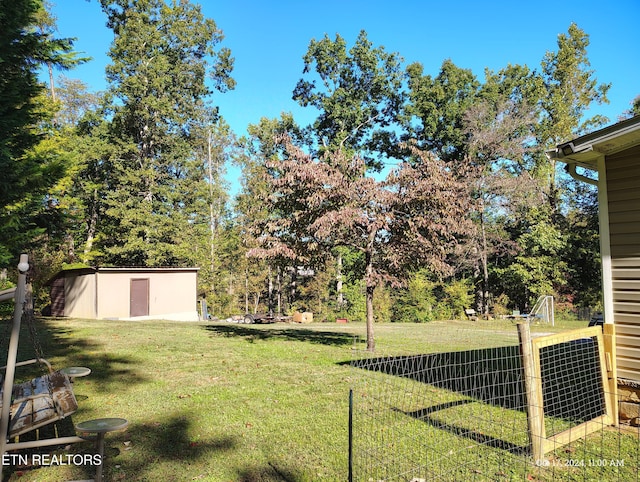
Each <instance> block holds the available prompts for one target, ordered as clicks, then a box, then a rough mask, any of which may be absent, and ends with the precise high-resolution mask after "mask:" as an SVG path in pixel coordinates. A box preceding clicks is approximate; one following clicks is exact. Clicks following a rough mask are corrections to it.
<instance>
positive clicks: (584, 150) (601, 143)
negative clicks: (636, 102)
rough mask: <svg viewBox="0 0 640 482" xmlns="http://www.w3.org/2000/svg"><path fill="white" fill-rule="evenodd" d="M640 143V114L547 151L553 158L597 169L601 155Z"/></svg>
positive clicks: (613, 152)
mask: <svg viewBox="0 0 640 482" xmlns="http://www.w3.org/2000/svg"><path fill="white" fill-rule="evenodd" d="M638 144H640V115H637V116H634V117H632V118H630V119H625V120H623V121H620V122H617V123H616V124H612V125H610V126H608V127H604V128H602V129H599V130H597V131H594V132H592V133H590V134H585V135H584V136H581V137H577V138H575V139H573V140H572V141H569V142H565V143H563V144H558V146H557V147H556V148H554V149H551V150H549V151H547V154H548V155H549V157H551V158H552V159H556V160H559V161H562V162H566V163H567V164H576V165H579V166H581V167H584V168H587V169H593V170H596V169H597V161H598V158H600V157H601V156H603V155H604V156H608V155H611V154H615V153H616V152H619V151H622V150H624V149H627V148H630V147H633V146H635V145H638Z"/></svg>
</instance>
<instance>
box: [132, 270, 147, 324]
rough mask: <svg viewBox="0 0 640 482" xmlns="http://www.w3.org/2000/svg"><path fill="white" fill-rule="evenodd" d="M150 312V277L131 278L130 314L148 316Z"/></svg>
mask: <svg viewBox="0 0 640 482" xmlns="http://www.w3.org/2000/svg"><path fill="white" fill-rule="evenodd" d="M148 314H149V278H138V279H135V278H134V279H132V280H131V303H130V305H129V316H147V315H148Z"/></svg>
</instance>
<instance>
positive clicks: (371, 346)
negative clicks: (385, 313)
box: [366, 285, 376, 351]
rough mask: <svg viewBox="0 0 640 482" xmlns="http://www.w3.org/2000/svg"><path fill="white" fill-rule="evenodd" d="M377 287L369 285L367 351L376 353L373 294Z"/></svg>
mask: <svg viewBox="0 0 640 482" xmlns="http://www.w3.org/2000/svg"><path fill="white" fill-rule="evenodd" d="M374 291H375V286H369V285H367V294H366V299H367V351H376V342H375V338H374V335H373V292H374Z"/></svg>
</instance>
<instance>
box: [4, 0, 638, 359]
mask: <svg viewBox="0 0 640 482" xmlns="http://www.w3.org/2000/svg"><path fill="white" fill-rule="evenodd" d="M100 4H101V6H102V10H103V12H104V14H105V17H106V19H107V26H108V27H109V28H110V29H111V30H112V31H113V33H114V40H113V42H112V44H111V47H110V50H109V52H108V54H109V58H110V63H109V64H108V66H107V67H106V71H105V74H106V79H107V88H106V90H105V91H104V92H93V91H91V89H90V88H89V87H88V86H87V85H85V84H83V83H82V82H80V81H78V80H75V79H73V78H72V77H71V76H69V77H67V76H63V75H60V76H58V78H57V79H54V76H53V74H52V72H53V70H54V69H55V68H60V69H65V70H68V69H72V68H73V67H74V66H75V65H77V64H79V63H82V62H86V61H88V59H85V58H82V57H80V56H79V55H77V54H76V53H74V51H73V39H58V38H57V37H56V30H55V18H53V17H52V16H51V14H50V13H49V11H48V8H47V7H48V5H47V4H46V2H44V3H43V2H42V1H40V0H15V1H12V2H8V1H5V0H2V9H3V11H7V12H9V10H10V11H11V12H12V15H8V14H7V15H4V16H2V18H1V19H0V22H1V23H2V25H1V26H2V28H1V29H0V42H1V44H0V49H1V51H2V53H3V62H1V63H0V78H2V79H3V81H2V83H1V84H0V85H1V87H0V88H1V89H2V92H1V94H2V97H1V99H2V105H1V106H0V109H2V113H1V114H2V115H1V116H0V118H1V119H2V122H0V143H1V144H0V163H2V166H3V167H4V169H3V172H4V173H5V175H4V176H3V178H2V180H1V181H0V195H1V196H2V204H1V205H2V211H1V212H0V223H1V224H2V229H1V230H0V262H2V264H3V265H4V266H8V265H10V264H11V262H12V260H13V259H14V258H15V257H16V255H17V253H19V252H21V251H24V250H25V249H28V250H30V251H31V252H32V257H33V258H34V259H35V260H36V272H35V276H36V279H37V281H38V282H39V283H40V284H42V283H44V282H45V281H46V280H47V279H48V278H49V277H50V276H51V275H52V274H53V273H55V272H57V271H59V270H60V269H62V268H64V267H73V266H84V265H95V266H199V267H200V275H199V290H200V296H201V297H203V298H205V299H206V300H207V301H208V305H209V307H210V308H211V310H212V312H213V314H214V315H216V316H220V317H223V316H227V315H229V314H234V313H240V312H244V311H246V312H256V311H273V312H276V313H290V312H291V311H293V310H310V311H313V312H314V313H316V318H318V317H319V318H326V319H332V318H335V317H347V318H350V319H354V320H366V321H367V326H368V333H369V337H368V338H369V340H370V348H372V347H373V323H374V321H375V320H376V319H377V320H381V321H428V320H430V319H435V318H448V317H456V316H460V315H461V311H462V310H463V309H464V308H468V307H473V308H475V309H476V311H477V312H479V313H482V314H487V315H488V314H490V313H499V312H501V311H505V310H510V309H521V310H527V309H529V308H531V305H532V303H533V302H535V299H536V298H537V297H538V296H540V295H547V294H553V295H555V296H556V297H557V299H559V300H561V301H562V302H563V303H566V304H567V305H568V306H590V307H597V306H598V304H599V303H600V285H599V279H600V277H599V273H598V272H599V254H598V252H599V248H598V225H597V202H596V193H595V191H594V188H593V187H592V186H590V185H588V184H580V183H577V182H575V181H573V180H572V179H571V178H570V177H568V176H567V175H565V174H564V173H563V171H562V170H561V169H560V166H557V165H555V164H554V163H553V162H552V161H550V160H549V159H548V158H547V157H546V156H545V150H547V149H549V148H551V147H553V146H555V145H556V144H558V143H559V142H561V141H565V140H567V139H571V138H573V137H575V136H577V135H581V134H583V133H586V132H588V131H590V130H593V129H595V128H598V127H600V126H602V125H604V124H605V123H607V122H609V120H608V119H606V118H603V117H602V116H599V115H590V113H591V112H593V108H594V106H597V105H598V104H601V103H605V102H608V100H607V91H608V89H609V87H610V86H609V84H603V83H599V82H598V81H597V79H596V76H595V72H594V71H593V70H592V69H591V66H590V63H589V59H588V55H587V48H588V45H589V37H588V35H587V34H586V33H585V32H584V31H583V30H581V29H580V28H579V27H578V26H577V25H575V24H571V25H569V27H568V30H567V32H566V33H563V34H561V35H559V36H558V43H557V50H555V51H553V52H547V53H545V54H543V55H542V56H541V60H540V64H539V65H537V66H535V67H533V68H532V67H529V66H527V65H520V64H509V65H506V66H505V67H503V68H502V69H500V70H498V71H492V70H489V69H486V70H485V72H484V76H483V78H479V77H478V76H477V75H475V74H474V73H473V72H472V71H471V70H469V69H466V68H464V67H461V66H457V65H455V64H454V63H453V62H452V61H451V60H444V61H443V63H442V64H441V65H440V66H439V69H438V71H437V74H435V75H430V74H426V73H425V66H423V65H421V64H419V63H415V62H414V63H408V62H406V61H405V60H404V59H403V58H402V57H401V55H400V53H395V52H388V51H387V50H386V49H385V48H384V47H383V46H376V45H374V43H373V42H372V41H371V40H370V39H369V38H368V36H367V33H366V32H365V31H362V32H360V34H359V35H358V37H357V39H356V40H355V42H354V43H353V45H348V44H347V42H346V40H345V39H344V38H343V37H342V36H340V35H339V34H337V35H335V36H334V37H330V36H324V37H323V38H321V39H312V40H311V41H310V43H309V45H308V49H307V53H306V54H305V56H304V57H303V59H302V62H301V77H300V80H299V81H298V82H297V84H296V85H292V98H293V99H294V100H296V101H297V102H298V103H299V104H300V106H302V107H305V108H308V109H309V110H310V111H312V112H314V113H316V117H315V119H314V120H313V121H312V122H311V123H310V124H309V125H300V124H299V123H298V122H297V121H296V119H295V118H294V116H293V115H292V114H291V113H283V114H281V116H280V117H278V118H262V119H261V120H260V122H259V123H257V124H255V125H250V126H248V128H247V132H248V134H247V135H245V136H243V137H238V136H237V135H236V134H235V133H234V132H232V131H231V129H230V128H229V126H228V125H227V124H226V122H225V120H224V112H219V111H218V109H217V108H216V107H215V98H216V96H217V95H224V93H225V92H226V91H228V90H230V89H233V88H234V86H235V81H234V79H233V63H234V59H233V57H232V52H230V50H229V49H228V48H226V47H224V35H223V31H222V30H221V29H220V27H219V26H218V25H217V24H216V23H215V22H214V21H213V20H212V19H208V18H205V16H204V15H203V13H202V11H201V9H200V7H199V6H198V5H197V4H193V3H190V2H188V1H181V2H165V1H162V0H146V1H144V2H131V1H129V0H101V1H100ZM294 60H295V59H292V61H294ZM428 67H431V66H428ZM43 69H46V70H48V72H49V74H50V75H49V81H48V82H43V81H41V80H40V76H39V73H40V72H42V70H43ZM429 70H431V68H429ZM639 110H640V108H639V104H638V100H637V99H636V101H635V104H634V105H632V107H631V108H630V110H629V111H628V112H625V113H621V116H631V115H634V114H637V113H638V111H639ZM231 163H235V164H236V165H238V166H241V168H242V177H241V180H240V181H241V183H242V189H241V191H240V193H239V194H238V195H237V196H236V197H234V198H233V199H231V198H230V196H229V195H228V190H229V189H228V187H229V186H228V185H227V184H226V183H227V181H225V168H226V166H229V165H230V164H231Z"/></svg>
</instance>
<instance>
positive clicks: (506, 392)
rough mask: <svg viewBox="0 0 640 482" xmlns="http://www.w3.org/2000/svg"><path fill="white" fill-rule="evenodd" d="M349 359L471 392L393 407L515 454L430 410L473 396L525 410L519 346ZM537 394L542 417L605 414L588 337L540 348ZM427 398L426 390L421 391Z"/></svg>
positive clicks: (506, 446) (372, 368)
mask: <svg viewBox="0 0 640 482" xmlns="http://www.w3.org/2000/svg"><path fill="white" fill-rule="evenodd" d="M350 364H351V365H352V366H353V367H355V368H359V369H363V370H367V371H375V372H381V373H385V374H387V375H391V376H395V377H402V378H408V379H411V380H415V381H417V382H420V383H424V384H428V385H431V386H434V387H437V388H441V389H445V390H449V391H451V392H455V393H459V394H462V395H465V396H468V397H470V398H471V399H470V400H460V401H457V402H451V403H448V404H447V403H445V404H440V405H435V406H431V407H425V408H422V409H419V410H416V411H412V412H407V411H403V410H400V409H398V408H392V410H395V411H397V412H401V413H404V414H406V415H408V416H411V417H413V418H416V419H418V420H421V421H424V422H425V423H428V424H429V425H431V426H433V427H436V428H439V429H442V430H445V431H447V432H450V433H453V434H455V435H459V436H463V437H466V438H469V439H472V440H474V441H476V442H479V443H482V444H485V445H489V446H491V447H495V448H501V449H504V450H507V451H509V452H512V453H514V454H519V453H522V452H523V450H525V448H524V447H520V446H517V445H514V444H512V443H511V442H508V441H505V440H499V439H495V438H492V437H490V436H487V435H485V434H482V433H480V432H478V431H476V430H474V428H473V427H475V422H474V421H473V420H468V421H469V425H470V427H461V426H458V425H454V424H449V423H446V422H443V421H441V420H437V419H434V418H433V417H432V416H431V414H432V413H433V412H435V411H439V410H444V409H446V408H451V407H454V406H457V405H462V404H467V403H472V402H475V401H478V402H482V403H485V404H488V405H492V406H497V407H502V408H506V409H510V410H516V411H520V412H524V411H526V407H527V405H526V396H525V387H524V370H523V367H522V359H521V355H520V348H519V347H518V346H508V347H498V348H486V349H478V350H467V351H455V352H445V353H433V354H423V355H411V356H389V357H377V358H363V359H360V360H354V361H352V362H350ZM540 366H541V376H542V396H543V407H544V414H545V417H549V418H547V420H553V418H555V419H562V420H565V421H568V422H571V423H582V422H584V421H587V420H591V419H593V418H595V417H597V416H599V415H602V414H603V413H605V400H604V392H603V390H604V388H603V386H602V382H601V378H600V364H599V358H598V351H597V346H596V344H595V343H594V342H593V341H591V340H589V339H580V340H575V341H572V342H566V343H559V344H556V345H552V346H550V347H545V348H543V349H541V350H540ZM425 401H426V402H429V395H425Z"/></svg>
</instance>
